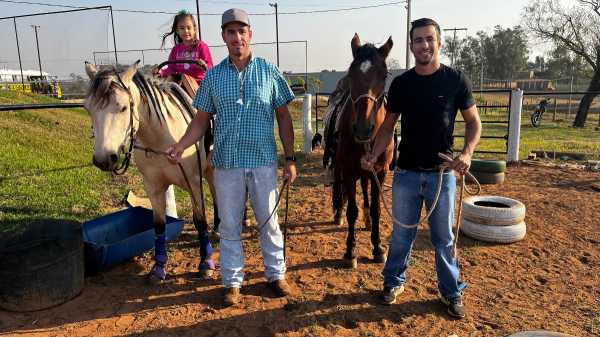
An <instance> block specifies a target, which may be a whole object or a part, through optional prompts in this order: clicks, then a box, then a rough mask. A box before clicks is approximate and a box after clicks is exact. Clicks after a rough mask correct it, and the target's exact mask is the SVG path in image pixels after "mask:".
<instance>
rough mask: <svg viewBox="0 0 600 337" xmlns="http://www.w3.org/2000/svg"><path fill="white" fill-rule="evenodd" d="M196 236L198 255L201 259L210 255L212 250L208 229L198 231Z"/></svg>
mask: <svg viewBox="0 0 600 337" xmlns="http://www.w3.org/2000/svg"><path fill="white" fill-rule="evenodd" d="M198 238H199V239H200V257H201V258H202V259H205V258H207V257H211V256H212V254H213V250H212V246H211V245H210V241H209V239H208V230H206V231H204V232H198Z"/></svg>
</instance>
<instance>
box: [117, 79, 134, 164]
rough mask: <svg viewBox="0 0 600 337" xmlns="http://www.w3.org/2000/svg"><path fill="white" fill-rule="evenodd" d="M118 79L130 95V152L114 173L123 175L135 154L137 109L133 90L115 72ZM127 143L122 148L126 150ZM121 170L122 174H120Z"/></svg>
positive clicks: (124, 142) (125, 141)
mask: <svg viewBox="0 0 600 337" xmlns="http://www.w3.org/2000/svg"><path fill="white" fill-rule="evenodd" d="M115 75H116V76H117V79H118V80H119V84H120V85H121V86H122V87H123V89H124V90H125V92H127V95H129V131H130V133H129V151H128V152H127V153H125V159H124V160H123V163H122V164H121V166H120V167H117V168H116V169H115V170H114V171H113V172H114V173H115V174H116V175H123V174H125V172H127V169H128V168H129V163H130V162H131V155H132V153H133V149H134V144H135V142H136V140H137V136H136V135H135V128H134V127H133V108H134V107H135V102H134V100H133V94H131V89H130V88H129V87H128V86H126V85H125V83H124V82H123V79H122V78H121V74H120V73H119V72H115ZM126 143H127V139H125V140H124V141H123V143H122V144H121V146H120V147H123V148H125V144H126ZM119 170H121V172H119Z"/></svg>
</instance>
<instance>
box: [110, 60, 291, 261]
mask: <svg viewBox="0 0 600 337" xmlns="http://www.w3.org/2000/svg"><path fill="white" fill-rule="evenodd" d="M115 74H116V76H117V78H118V79H119V84H120V85H121V86H122V87H123V88H124V89H125V91H126V92H127V94H128V95H129V111H130V120H129V129H130V136H129V141H130V142H129V151H128V152H127V153H126V154H125V159H124V161H123V164H121V167H119V168H117V169H116V170H114V171H113V172H115V174H117V175H122V174H124V173H125V172H127V169H128V168H129V163H130V161H131V154H132V153H133V150H134V149H136V150H141V151H144V153H145V154H146V157H149V158H150V157H151V156H150V155H149V154H148V153H149V152H152V153H155V154H159V155H160V154H162V155H165V156H171V154H170V153H167V152H164V151H159V150H154V149H152V148H149V147H142V146H139V145H135V142H136V138H137V137H135V136H134V132H135V130H134V128H133V108H134V106H135V102H134V100H133V94H132V93H131V89H130V88H129V87H127V86H126V85H125V83H124V82H123V79H122V78H121V74H119V73H118V72H116V73H115ZM181 113H182V114H183V111H181ZM183 119H184V120H185V121H186V123H187V119H186V118H185V115H184V116H183ZM188 124H189V123H188ZM196 153H197V156H198V161H199V164H200V168H199V171H200V193H201V195H202V211H200V208H199V206H198V202H197V201H196V197H195V196H194V193H193V191H192V185H191V184H190V182H189V180H188V177H187V174H186V173H185V170H184V169H183V166H182V165H181V163H177V165H179V169H180V170H181V174H182V175H183V179H184V180H185V183H186V184H187V187H188V189H189V191H190V196H191V197H192V202H193V204H194V207H195V208H196V211H198V213H200V214H202V217H203V219H204V221H206V214H205V212H204V210H205V209H206V208H205V205H204V188H203V186H202V159H201V156H200V153H199V148H198V146H197V145H196ZM123 167H124V169H123ZM121 169H123V170H122V171H121V172H117V171H118V170H121ZM287 182H288V179H285V180H284V181H283V184H282V186H281V189H280V191H279V197H278V199H277V202H276V203H275V207H274V208H273V211H271V213H270V214H269V217H268V218H267V220H266V221H265V222H264V223H263V224H262V226H260V228H259V229H258V230H257V231H255V232H254V233H252V235H250V236H249V237H247V238H241V239H229V238H226V237H223V236H221V235H220V234H219V233H217V231H215V229H214V227H212V226H211V225H210V224H209V223H208V221H206V224H207V226H208V228H210V230H211V231H212V232H213V233H214V234H215V235H216V236H217V237H219V238H220V239H223V240H226V241H244V240H250V239H252V238H254V237H256V236H257V235H258V234H259V233H260V231H261V230H262V229H263V228H264V227H265V226H266V225H267V223H268V222H269V220H271V218H272V217H273V214H274V213H275V211H276V210H277V206H279V203H280V202H281V196H282V194H283V189H284V187H285V188H286V197H285V199H286V201H285V224H284V233H285V234H284V235H285V237H284V250H283V255H284V259H285V243H286V240H285V239H287V223H288V219H287V215H288V201H289V197H290V186H289V185H288V184H287Z"/></svg>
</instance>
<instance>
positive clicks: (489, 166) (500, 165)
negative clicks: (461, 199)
mask: <svg viewBox="0 0 600 337" xmlns="http://www.w3.org/2000/svg"><path fill="white" fill-rule="evenodd" d="M505 170H506V162H505V161H504V160H486V159H472V160H471V167H470V168H469V172H470V173H471V174H472V175H473V176H474V177H475V179H477V181H479V183H480V184H500V183H502V182H503V181H504V171H505ZM466 177H467V180H466V181H468V182H473V180H471V178H470V177H469V176H466Z"/></svg>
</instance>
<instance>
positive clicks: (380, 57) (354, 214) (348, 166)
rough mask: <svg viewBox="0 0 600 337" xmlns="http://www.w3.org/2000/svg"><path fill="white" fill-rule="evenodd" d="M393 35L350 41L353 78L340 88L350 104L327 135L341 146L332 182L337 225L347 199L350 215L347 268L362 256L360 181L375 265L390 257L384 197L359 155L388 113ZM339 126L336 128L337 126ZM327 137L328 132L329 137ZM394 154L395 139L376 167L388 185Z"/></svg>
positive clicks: (345, 264)
mask: <svg viewBox="0 0 600 337" xmlns="http://www.w3.org/2000/svg"><path fill="white" fill-rule="evenodd" d="M392 45H393V42H392V38H391V37H390V38H389V39H388V40H387V42H386V43H385V44H384V45H382V46H381V47H379V48H377V47H375V46H374V45H373V44H371V43H365V44H364V45H361V43H360V39H359V37H358V34H355V35H354V38H353V39H352V41H351V48H352V56H353V58H354V60H353V61H352V63H351V65H350V68H349V70H348V76H347V77H345V78H343V79H342V80H340V83H339V84H338V88H337V89H336V90H337V91H339V92H340V94H342V95H343V94H344V92H346V91H349V94H348V98H347V99H346V103H345V104H343V103H342V104H343V105H341V106H342V109H341V111H340V112H339V113H338V117H337V118H338V122H337V123H336V124H338V126H337V127H335V126H334V125H329V126H328V128H327V129H326V132H327V134H328V133H329V132H332V131H334V130H337V135H335V136H334V137H337V150H336V153H335V169H334V171H335V174H334V176H335V181H334V183H333V189H332V194H333V198H332V199H333V208H334V211H335V216H334V223H336V224H338V225H341V224H342V223H343V219H342V208H343V206H344V204H345V203H346V202H347V203H348V207H347V210H346V219H347V221H348V238H347V240H346V253H345V254H344V267H345V268H356V267H357V260H356V255H355V254H354V249H355V246H356V239H355V234H354V226H355V224H356V219H357V218H358V207H357V205H356V182H357V181H358V180H359V179H360V185H361V188H362V191H363V196H364V204H363V213H364V216H365V227H366V229H367V230H369V229H370V230H371V243H372V244H373V258H374V262H375V263H385V262H386V260H387V256H386V254H385V252H384V250H383V249H382V247H381V240H380V237H379V236H380V235H379V219H380V215H381V195H380V192H379V189H378V188H377V186H376V184H375V181H374V176H373V172H369V171H365V170H363V169H362V167H361V165H360V159H361V157H362V156H364V155H365V153H366V151H367V150H366V147H367V146H369V148H370V146H372V145H373V143H374V142H375V137H376V136H377V131H378V130H379V126H380V125H381V123H382V122H383V120H384V118H385V114H386V110H385V104H384V100H385V97H384V96H385V94H384V93H385V84H386V79H387V76H388V69H387V65H386V63H385V61H386V59H387V57H388V55H389V53H390V50H391V49H392ZM334 127H335V129H334ZM325 137H326V139H328V138H327V136H325ZM392 156H393V143H390V144H389V145H388V147H387V148H386V149H385V151H384V152H383V153H382V154H381V155H380V156H379V158H377V163H376V164H375V167H374V168H375V171H376V172H377V178H378V179H379V181H380V182H381V185H383V184H384V182H385V178H386V176H387V173H388V170H389V165H390V162H391V160H392ZM369 181H370V182H371V204H370V206H369V195H368V192H367V191H368V187H369Z"/></svg>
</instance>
